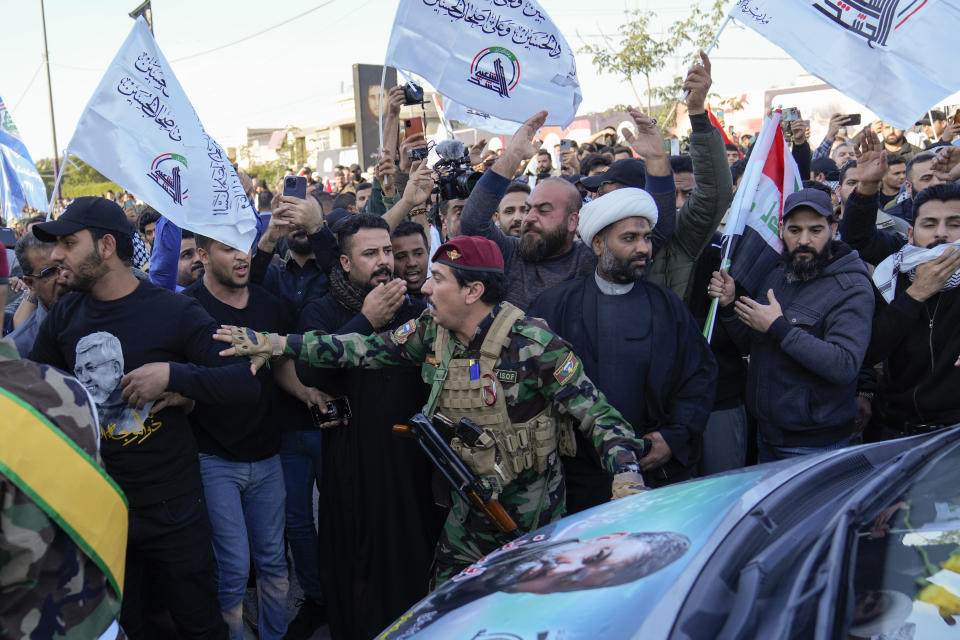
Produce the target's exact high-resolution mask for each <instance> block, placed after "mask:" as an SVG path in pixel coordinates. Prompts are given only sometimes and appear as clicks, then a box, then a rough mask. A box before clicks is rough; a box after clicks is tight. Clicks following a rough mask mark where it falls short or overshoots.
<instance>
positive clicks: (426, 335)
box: [285, 305, 643, 473]
mask: <svg viewBox="0 0 960 640" xmlns="http://www.w3.org/2000/svg"><path fill="white" fill-rule="evenodd" d="M500 309H501V306H500V305H498V306H497V307H495V308H494V309H493V311H492V312H491V313H490V315H489V316H487V317H486V318H485V319H484V320H483V322H481V323H480V325H479V326H478V327H477V331H476V333H475V334H474V336H473V338H472V339H471V340H470V344H469V345H466V346H464V345H463V344H460V342H459V341H456V349H455V351H454V355H453V357H454V358H474V357H477V358H478V357H479V350H480V345H481V344H482V343H483V338H484V337H485V336H486V334H487V330H488V329H489V328H490V325H491V324H492V323H493V319H494V318H495V317H496V315H497V313H499V312H500ZM436 335H437V326H436V323H435V322H434V320H433V317H432V316H431V315H430V311H429V310H428V311H424V312H423V314H422V315H421V316H420V317H419V318H418V319H416V320H411V321H410V322H408V323H406V324H404V325H403V326H401V327H399V328H397V329H395V330H394V331H390V332H383V333H374V334H371V335H361V334H357V333H350V334H345V335H321V334H319V333H316V332H308V333H305V334H303V335H302V336H299V335H291V336H287V349H286V351H285V355H290V356H294V357H296V358H298V359H300V360H302V361H304V362H306V363H308V364H310V365H312V366H315V367H325V368H335V367H366V368H371V369H376V368H381V367H390V366H399V365H408V364H409V363H411V362H412V363H415V364H421V363H422V367H421V372H422V376H423V380H424V382H426V383H427V384H431V383H432V382H433V375H432V373H433V371H434V370H435V368H436V366H437V359H438V358H439V357H440V356H439V354H436V353H434V349H433V344H434V341H435V340H436ZM510 337H511V341H510V346H509V347H507V348H505V349H504V350H503V351H502V352H501V353H500V357H499V358H498V359H497V363H496V365H495V370H496V372H497V378H498V380H499V381H500V383H501V384H502V386H503V390H504V393H505V394H506V397H505V398H504V399H505V400H506V403H507V413H508V414H509V416H510V420H511V422H513V423H522V422H526V421H527V420H530V419H531V418H533V417H534V416H536V415H537V414H538V413H540V412H541V411H543V410H544V409H545V408H547V405H552V406H553V409H554V410H555V413H558V414H566V415H569V416H571V417H573V418H574V420H575V422H576V424H577V428H578V429H579V430H580V431H581V432H582V433H583V434H584V435H585V436H586V437H587V439H588V440H589V441H590V442H592V443H593V446H594V447H595V448H596V449H597V452H598V453H599V454H600V460H601V461H602V462H603V464H604V466H605V467H606V469H607V470H608V471H610V472H611V473H615V472H616V470H617V469H618V468H619V467H620V466H621V465H623V464H627V463H631V462H636V461H637V459H638V458H639V457H640V455H642V451H643V444H642V443H641V442H640V441H638V440H636V439H635V438H634V437H633V432H632V430H631V428H630V425H628V424H627V423H626V421H624V419H623V417H622V416H621V415H620V414H619V413H618V412H617V410H616V409H614V408H613V407H612V406H611V405H610V404H609V403H608V402H607V399H606V398H605V397H604V396H603V394H602V393H601V392H600V390H599V389H597V388H596V386H594V384H593V383H592V382H591V381H590V378H588V377H587V375H586V374H585V373H584V372H583V366H582V365H581V363H580V360H579V359H578V358H577V356H576V355H575V354H574V353H573V351H572V350H571V347H570V345H569V344H568V343H566V342H564V341H563V340H562V339H560V338H559V337H558V336H557V335H556V334H555V333H553V332H552V331H550V328H549V327H548V326H547V324H546V323H545V322H544V321H543V320H541V319H539V318H530V317H525V318H524V319H523V320H522V321H520V322H517V323H515V324H514V325H513V328H512V329H511V332H510ZM451 339H452V340H455V338H453V336H451Z"/></svg>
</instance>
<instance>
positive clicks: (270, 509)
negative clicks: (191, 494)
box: [183, 235, 327, 639]
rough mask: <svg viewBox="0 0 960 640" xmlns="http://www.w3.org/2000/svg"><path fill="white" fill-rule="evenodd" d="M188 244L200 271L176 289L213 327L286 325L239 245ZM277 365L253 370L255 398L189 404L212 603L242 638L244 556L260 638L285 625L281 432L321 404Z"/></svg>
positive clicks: (305, 420) (286, 366)
mask: <svg viewBox="0 0 960 640" xmlns="http://www.w3.org/2000/svg"><path fill="white" fill-rule="evenodd" d="M196 242H197V251H198V254H199V257H200V260H201V261H202V262H203V265H204V273H203V278H201V279H200V280H197V281H196V282H194V283H193V284H192V285H190V286H189V287H187V288H186V289H184V291H183V293H184V295H186V296H189V297H191V298H195V299H196V300H197V301H198V302H199V303H200V305H201V306H202V307H203V308H204V309H206V311H207V313H209V314H210V315H211V316H212V317H213V318H214V320H216V321H217V322H219V323H221V324H234V323H236V322H243V323H245V326H248V327H251V328H252V329H253V330H255V331H277V330H284V329H286V328H288V327H289V326H290V325H289V320H288V319H287V318H286V317H285V315H284V311H283V305H282V304H281V302H280V300H279V299H277V298H276V297H274V296H273V295H271V294H270V293H268V292H267V290H266V289H265V288H263V287H260V286H259V285H256V284H251V283H250V254H249V252H246V251H240V250H239V249H234V248H233V247H230V246H228V245H226V244H223V243H222V242H218V241H216V240H213V239H212V238H208V237H205V236H199V235H198V236H196ZM278 365H279V366H277V367H275V368H274V369H272V370H271V371H269V372H267V371H261V372H259V373H258V374H257V380H258V381H259V383H260V389H261V391H260V397H259V398H256V399H254V398H251V399H250V400H248V401H247V402H242V403H234V404H231V405H229V406H225V405H221V404H211V403H205V402H198V403H197V405H196V408H195V409H194V410H193V411H192V412H191V413H190V422H191V424H192V425H193V428H194V434H195V436H196V438H197V450H198V451H199V454H200V474H201V478H202V481H203V489H204V494H205V496H206V499H207V510H208V512H209V516H210V524H211V527H212V529H213V536H212V539H213V550H214V555H215V556H216V559H217V567H218V572H217V573H218V581H217V582H218V585H217V586H218V592H219V593H218V597H219V601H220V609H221V612H222V615H223V618H224V620H225V621H226V623H227V626H228V627H229V628H230V636H231V638H237V639H239V638H242V636H243V617H242V614H243V596H244V593H245V591H246V586H247V579H248V577H249V575H250V558H251V555H252V558H253V564H254V567H255V569H256V574H257V590H258V596H259V598H258V602H259V607H258V613H259V620H258V630H259V633H260V637H262V638H282V637H284V634H285V633H286V631H287V609H286V604H287V591H288V588H289V579H288V577H287V561H286V557H285V555H284V542H283V534H284V525H285V522H286V517H285V509H284V503H285V497H286V490H285V488H284V469H283V466H282V464H281V457H280V446H281V438H282V437H283V436H284V435H286V433H287V432H290V431H291V430H295V429H301V430H302V429H308V428H309V426H310V421H309V416H308V412H307V410H306V408H305V407H304V405H305V404H306V405H319V406H326V400H327V398H326V397H324V396H323V394H322V393H321V392H319V391H318V390H316V389H308V388H306V387H304V386H303V385H302V384H301V383H300V382H299V380H298V379H297V376H296V372H295V371H294V367H293V363H292V362H286V363H278ZM278 384H279V385H280V386H281V387H282V388H283V389H284V390H286V391H288V392H289V394H287V393H283V392H282V391H281V390H280V389H278V388H277V385H278ZM312 557H315V556H312ZM296 560H298V561H299V560H300V557H296ZM309 586H310V585H309V583H308V585H307V587H309ZM310 595H313V594H310Z"/></svg>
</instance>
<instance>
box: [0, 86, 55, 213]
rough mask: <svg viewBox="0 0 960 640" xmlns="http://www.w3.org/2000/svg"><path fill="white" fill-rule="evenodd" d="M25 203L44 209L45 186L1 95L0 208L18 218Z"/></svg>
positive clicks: (45, 203) (45, 201) (45, 208)
mask: <svg viewBox="0 0 960 640" xmlns="http://www.w3.org/2000/svg"><path fill="white" fill-rule="evenodd" d="M24 205H30V206H31V207H33V208H35V209H39V210H40V211H46V210H47V189H46V187H45V186H44V185H43V180H41V179H40V174H39V173H38V172H37V167H36V165H35V164H33V159H32V158H31V157H30V152H29V151H27V146H26V145H25V144H23V140H22V139H21V138H20V133H19V132H18V131H17V127H16V125H15V124H13V118H12V117H10V112H9V111H7V107H6V105H5V104H4V103H3V100H2V99H0V212H2V214H3V217H4V218H6V219H8V220H9V219H12V218H16V219H19V218H20V212H21V211H22V210H23V207H24Z"/></svg>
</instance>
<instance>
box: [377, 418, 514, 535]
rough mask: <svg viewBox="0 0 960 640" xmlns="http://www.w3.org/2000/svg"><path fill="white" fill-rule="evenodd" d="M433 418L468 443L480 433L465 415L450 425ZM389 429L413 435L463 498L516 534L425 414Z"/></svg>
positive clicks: (446, 420)
mask: <svg viewBox="0 0 960 640" xmlns="http://www.w3.org/2000/svg"><path fill="white" fill-rule="evenodd" d="M433 418H434V420H436V421H437V422H439V423H440V424H442V425H444V426H445V427H447V428H449V429H451V430H452V431H453V432H454V433H456V434H457V435H459V436H461V438H462V439H464V440H465V441H466V442H467V443H468V444H472V443H473V442H475V441H476V438H477V437H479V436H480V435H481V434H482V433H483V431H482V430H481V429H480V428H479V427H478V426H477V425H476V424H475V423H474V422H473V421H472V420H469V419H467V418H464V419H463V420H461V421H460V423H458V424H454V422H453V421H452V420H450V419H449V418H447V417H446V416H443V415H441V414H439V413H437V414H434V416H433ZM393 432H394V433H395V434H397V435H401V436H406V437H410V438H416V439H417V442H419V443H420V447H421V448H422V449H423V451H424V452H425V453H426V454H427V457H428V458H430V460H431V461H432V462H433V464H435V465H436V466H437V468H438V469H439V470H440V473H442V474H443V475H444V477H445V478H446V479H447V481H449V482H450V484H451V485H452V486H453V488H454V490H455V491H456V492H457V493H459V494H460V497H461V498H463V499H464V501H466V502H467V503H469V504H472V505H473V506H474V507H476V508H477V509H478V510H480V511H481V512H482V513H484V514H486V516H487V517H488V518H490V520H491V521H492V522H493V523H494V524H495V525H496V527H497V529H499V530H500V531H501V532H503V533H505V534H507V535H509V536H511V537H513V538H519V537H520V535H521V533H520V530H519V529H518V528H517V523H516V522H514V521H513V518H511V517H510V514H508V513H507V511H506V509H504V508H503V505H502V504H500V502H499V501H498V500H495V499H494V498H493V492H492V490H491V489H490V488H489V487H488V486H487V485H486V484H485V483H483V482H481V481H480V479H479V478H477V476H475V475H474V474H473V472H472V471H470V469H468V468H467V465H465V464H464V463H463V460H461V459H460V457H459V456H458V455H457V454H456V453H454V451H453V449H451V448H450V445H449V444H447V441H446V440H444V439H443V438H442V437H440V434H439V433H437V430H436V429H435V428H434V426H433V423H432V422H431V421H430V419H429V418H427V416H425V415H423V414H422V413H418V414H417V415H415V416H413V418H411V419H410V424H395V425H393Z"/></svg>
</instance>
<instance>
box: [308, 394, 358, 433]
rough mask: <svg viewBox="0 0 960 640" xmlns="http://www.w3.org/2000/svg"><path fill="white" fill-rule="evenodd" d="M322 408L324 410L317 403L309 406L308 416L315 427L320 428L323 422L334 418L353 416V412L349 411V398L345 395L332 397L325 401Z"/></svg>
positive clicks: (341, 418) (342, 418)
mask: <svg viewBox="0 0 960 640" xmlns="http://www.w3.org/2000/svg"><path fill="white" fill-rule="evenodd" d="M324 409H326V411H324V410H323V409H321V408H320V407H319V406H317V405H313V406H312V407H310V418H311V419H312V420H313V426H314V427H316V428H317V429H320V428H322V425H323V424H324V423H327V422H333V421H334V420H349V419H350V418H352V417H353V413H352V412H351V411H350V400H348V399H347V397H346V396H340V397H339V398H334V399H333V400H332V401H331V402H328V403H327V405H326V407H324Z"/></svg>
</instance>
